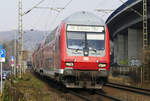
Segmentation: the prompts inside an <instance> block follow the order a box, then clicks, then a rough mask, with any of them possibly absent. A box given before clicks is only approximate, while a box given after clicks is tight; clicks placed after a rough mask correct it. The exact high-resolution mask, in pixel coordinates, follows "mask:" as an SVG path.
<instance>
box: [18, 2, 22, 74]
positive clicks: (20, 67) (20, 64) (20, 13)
mask: <svg viewBox="0 0 150 101" xmlns="http://www.w3.org/2000/svg"><path fill="white" fill-rule="evenodd" d="M22 16H23V15H22V0H19V2H18V42H19V45H18V46H19V49H18V50H19V56H18V64H19V69H20V76H21V75H22V68H23V67H22V66H23V62H22V54H23V53H22V52H23V29H22V27H23V25H22Z"/></svg>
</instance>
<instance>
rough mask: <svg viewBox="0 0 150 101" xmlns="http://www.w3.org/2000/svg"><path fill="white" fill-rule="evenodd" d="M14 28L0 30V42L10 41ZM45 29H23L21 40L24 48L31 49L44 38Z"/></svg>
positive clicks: (12, 38)
mask: <svg viewBox="0 0 150 101" xmlns="http://www.w3.org/2000/svg"><path fill="white" fill-rule="evenodd" d="M15 33H17V31H16V30H13V31H3V32H0V42H1V43H3V42H5V41H11V40H14V39H15ZM46 34H47V32H46V31H29V30H27V31H24V34H23V40H24V48H25V49H27V50H32V49H33V48H34V47H35V46H36V44H38V43H40V42H41V40H43V39H44V37H45V35H46Z"/></svg>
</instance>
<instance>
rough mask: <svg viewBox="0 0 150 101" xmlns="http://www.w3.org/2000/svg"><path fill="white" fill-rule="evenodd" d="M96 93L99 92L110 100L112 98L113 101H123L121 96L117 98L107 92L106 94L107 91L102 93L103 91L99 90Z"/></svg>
mask: <svg viewBox="0 0 150 101" xmlns="http://www.w3.org/2000/svg"><path fill="white" fill-rule="evenodd" d="M95 93H96V94H98V95H100V96H104V97H105V98H107V99H110V100H112V101H123V100H121V99H119V98H116V97H113V96H110V95H107V94H105V93H101V92H98V91H95Z"/></svg>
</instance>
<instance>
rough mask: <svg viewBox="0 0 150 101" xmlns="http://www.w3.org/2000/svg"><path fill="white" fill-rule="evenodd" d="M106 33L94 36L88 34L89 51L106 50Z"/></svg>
mask: <svg viewBox="0 0 150 101" xmlns="http://www.w3.org/2000/svg"><path fill="white" fill-rule="evenodd" d="M104 37H105V36H104V33H101V34H94V33H87V41H88V47H89V49H96V50H103V49H104V48H105V40H104V39H105V38H104Z"/></svg>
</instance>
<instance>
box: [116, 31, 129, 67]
mask: <svg viewBox="0 0 150 101" xmlns="http://www.w3.org/2000/svg"><path fill="white" fill-rule="evenodd" d="M126 38H127V35H125V34H117V37H116V38H115V40H114V63H117V64H119V65H123V64H124V63H123V61H124V60H125V59H127V58H128V57H127V51H128V50H127V39H126ZM121 62H122V63H121Z"/></svg>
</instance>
